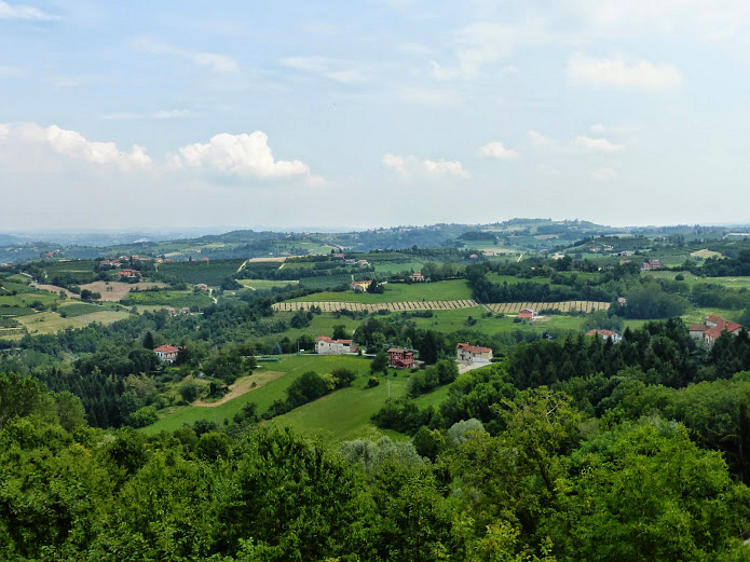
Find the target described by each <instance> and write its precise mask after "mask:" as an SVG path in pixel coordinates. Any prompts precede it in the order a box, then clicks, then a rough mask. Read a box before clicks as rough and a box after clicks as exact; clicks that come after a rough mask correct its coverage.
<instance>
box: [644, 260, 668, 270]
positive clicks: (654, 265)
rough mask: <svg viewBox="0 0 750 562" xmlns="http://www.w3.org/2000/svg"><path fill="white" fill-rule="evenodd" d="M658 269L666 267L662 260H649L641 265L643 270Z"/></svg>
mask: <svg viewBox="0 0 750 562" xmlns="http://www.w3.org/2000/svg"><path fill="white" fill-rule="evenodd" d="M657 269H664V264H662V263H661V260H657V259H652V260H648V261H647V262H643V265H642V266H641V271H656V270H657Z"/></svg>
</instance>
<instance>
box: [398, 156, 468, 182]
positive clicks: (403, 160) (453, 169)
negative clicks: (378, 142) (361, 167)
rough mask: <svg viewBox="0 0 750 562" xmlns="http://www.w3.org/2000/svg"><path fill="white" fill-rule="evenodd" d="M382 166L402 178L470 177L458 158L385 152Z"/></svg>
mask: <svg viewBox="0 0 750 562" xmlns="http://www.w3.org/2000/svg"><path fill="white" fill-rule="evenodd" d="M383 166H385V167H386V168H388V169H390V170H393V171H394V172H396V173H397V174H399V175H400V176H402V177H404V178H411V177H441V176H456V177H459V178H464V179H467V178H469V177H471V175H470V174H469V172H467V171H466V170H465V169H464V167H463V164H461V162H459V161H458V160H428V159H426V160H420V159H418V158H417V157H416V156H398V155H396V154H391V153H387V154H385V155H384V156H383Z"/></svg>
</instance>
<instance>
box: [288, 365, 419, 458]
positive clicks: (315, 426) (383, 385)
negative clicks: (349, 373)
mask: <svg viewBox="0 0 750 562" xmlns="http://www.w3.org/2000/svg"><path fill="white" fill-rule="evenodd" d="M365 361H366V360H365ZM365 367H366V369H364V370H363V371H360V374H359V376H358V377H357V378H356V379H355V380H354V382H353V384H352V386H350V387H348V388H344V389H341V390H337V391H335V392H332V393H331V394H328V395H326V396H324V397H323V398H320V399H318V400H315V401H314V402H310V403H308V404H305V405H304V406H300V407H299V408H295V409H294V410H292V411H291V412H288V413H286V414H284V415H283V416H279V417H278V418H275V419H274V422H275V423H277V424H279V425H286V426H290V427H292V428H294V429H296V430H298V431H300V432H304V433H312V434H315V435H317V436H319V437H320V438H321V439H322V440H323V441H325V442H328V443H332V442H333V443H338V442H341V441H348V440H351V439H362V438H370V439H377V438H378V437H380V436H381V435H383V432H381V431H380V430H379V429H378V428H377V427H375V426H374V425H373V424H372V423H371V422H370V418H371V417H372V415H373V414H375V413H376V412H377V411H378V410H380V408H382V407H383V404H385V401H386V400H387V399H388V395H389V393H390V396H391V397H392V398H400V397H402V396H404V394H405V393H406V383H407V381H408V378H409V373H408V372H403V371H400V372H397V373H396V376H395V377H394V376H391V374H389V376H387V377H386V376H384V375H382V374H380V375H377V376H378V378H379V379H380V381H381V382H380V385H378V386H376V387H373V388H366V387H365V385H366V384H367V380H368V379H369V377H370V373H369V361H367V362H366V364H365ZM394 372H395V371H391V373H394Z"/></svg>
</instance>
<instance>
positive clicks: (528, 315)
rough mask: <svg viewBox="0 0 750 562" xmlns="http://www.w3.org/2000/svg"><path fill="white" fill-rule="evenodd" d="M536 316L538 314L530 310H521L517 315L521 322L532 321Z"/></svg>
mask: <svg viewBox="0 0 750 562" xmlns="http://www.w3.org/2000/svg"><path fill="white" fill-rule="evenodd" d="M537 316H539V313H538V312H537V311H536V310H532V309H530V308H522V309H521V311H520V312H519V313H518V317H519V318H520V319H521V320H533V319H534V318H536V317H537Z"/></svg>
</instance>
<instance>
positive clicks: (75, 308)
mask: <svg viewBox="0 0 750 562" xmlns="http://www.w3.org/2000/svg"><path fill="white" fill-rule="evenodd" d="M103 310H105V309H104V308H103V307H102V305H99V304H92V303H87V302H70V303H65V304H60V305H59V306H58V307H57V312H58V314H61V315H65V316H66V317H67V318H74V317H76V316H83V315H84V314H92V313H94V312H102V311H103Z"/></svg>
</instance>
